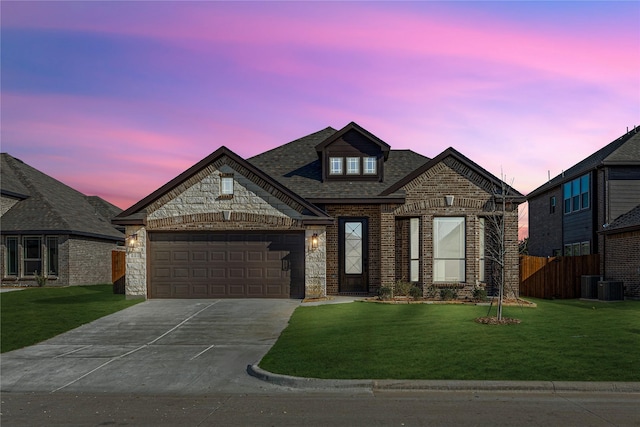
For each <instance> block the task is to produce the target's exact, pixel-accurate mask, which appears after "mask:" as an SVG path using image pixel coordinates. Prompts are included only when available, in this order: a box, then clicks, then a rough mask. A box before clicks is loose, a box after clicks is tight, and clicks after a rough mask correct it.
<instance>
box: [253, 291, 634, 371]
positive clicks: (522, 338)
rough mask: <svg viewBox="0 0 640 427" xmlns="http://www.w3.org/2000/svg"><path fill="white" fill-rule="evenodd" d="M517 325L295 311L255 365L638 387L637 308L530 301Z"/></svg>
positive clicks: (400, 313)
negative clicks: (627, 383)
mask: <svg viewBox="0 0 640 427" xmlns="http://www.w3.org/2000/svg"><path fill="white" fill-rule="evenodd" d="M533 301H534V302H536V304H537V305H538V307H537V308H520V307H505V308H504V316H505V317H515V318H518V319H521V320H522V323H521V324H519V325H483V324H478V323H475V322H474V319H475V318H477V317H481V316H486V315H487V310H488V308H487V307H481V306H470V305H428V304H411V305H389V304H372V303H352V304H336V305H323V306H317V307H300V308H298V309H297V310H296V311H295V312H294V314H293V316H292V318H291V321H290V323H289V326H288V327H287V328H286V329H285V330H284V331H283V333H282V335H281V336H280V338H279V339H278V341H277V343H276V344H275V345H274V346H273V348H272V349H271V350H270V351H269V353H268V354H267V355H266V356H265V357H264V358H263V360H262V361H261V362H260V366H261V367H262V368H263V369H266V370H268V371H271V372H274V373H281V374H289V375H295V376H303V377H314V378H342V379H346V378H352V379H358V378H373V379H458V380H522V381H530V380H540V381H552V380H553V381H640V302H638V301H624V302H616V303H601V302H587V301H579V300H554V301H548V300H537V299H536V300H533Z"/></svg>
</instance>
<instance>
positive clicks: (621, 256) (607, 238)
mask: <svg viewBox="0 0 640 427" xmlns="http://www.w3.org/2000/svg"><path fill="white" fill-rule="evenodd" d="M600 234H601V235H602V236H603V237H604V244H603V247H604V270H602V271H601V274H602V276H603V277H604V278H605V279H606V280H609V281H620V282H622V283H623V284H624V289H625V292H624V293H625V296H626V297H627V298H632V299H640V204H639V205H638V206H636V207H635V208H633V209H631V210H630V211H629V212H627V213H626V214H623V215H621V216H619V217H618V218H617V219H616V220H615V221H613V222H612V223H611V224H609V225H608V226H607V227H605V228H604V229H603V230H602V231H601V232H600Z"/></svg>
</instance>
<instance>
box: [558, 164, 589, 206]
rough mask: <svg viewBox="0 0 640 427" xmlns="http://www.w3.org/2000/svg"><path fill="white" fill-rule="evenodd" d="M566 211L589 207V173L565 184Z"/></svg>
mask: <svg viewBox="0 0 640 427" xmlns="http://www.w3.org/2000/svg"><path fill="white" fill-rule="evenodd" d="M563 193H564V213H565V214H568V213H571V212H576V211H579V210H581V209H587V208H588V207H589V174H586V175H583V176H581V177H580V178H576V179H574V180H573V181H569V182H567V183H565V184H564V187H563Z"/></svg>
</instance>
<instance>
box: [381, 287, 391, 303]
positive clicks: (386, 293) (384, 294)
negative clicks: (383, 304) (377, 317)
mask: <svg viewBox="0 0 640 427" xmlns="http://www.w3.org/2000/svg"><path fill="white" fill-rule="evenodd" d="M378 298H380V299H381V300H382V301H389V300H390V299H393V289H392V288H391V287H390V286H382V287H381V288H380V289H378Z"/></svg>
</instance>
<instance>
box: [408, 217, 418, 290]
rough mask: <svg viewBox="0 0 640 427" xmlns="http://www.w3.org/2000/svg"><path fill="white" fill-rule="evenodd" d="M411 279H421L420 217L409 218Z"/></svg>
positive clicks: (412, 280)
mask: <svg viewBox="0 0 640 427" xmlns="http://www.w3.org/2000/svg"><path fill="white" fill-rule="evenodd" d="M409 259H410V261H409V280H410V281H411V282H418V281H420V218H410V219H409Z"/></svg>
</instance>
